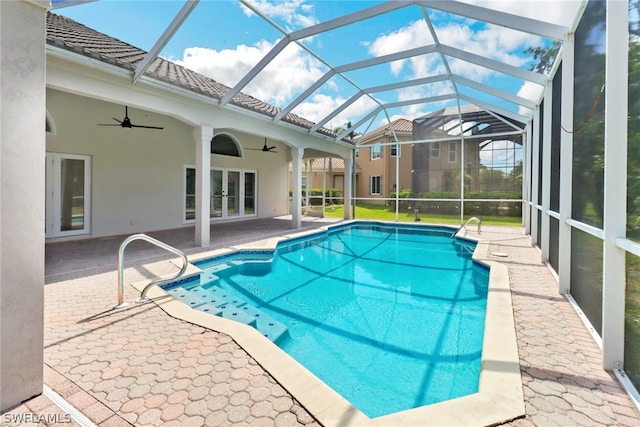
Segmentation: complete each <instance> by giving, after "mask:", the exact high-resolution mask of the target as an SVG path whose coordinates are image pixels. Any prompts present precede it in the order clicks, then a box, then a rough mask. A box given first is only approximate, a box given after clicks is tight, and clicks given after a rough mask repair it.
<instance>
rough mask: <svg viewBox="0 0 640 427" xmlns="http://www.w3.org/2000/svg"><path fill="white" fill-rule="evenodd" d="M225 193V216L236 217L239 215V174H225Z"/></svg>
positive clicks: (229, 172)
mask: <svg viewBox="0 0 640 427" xmlns="http://www.w3.org/2000/svg"><path fill="white" fill-rule="evenodd" d="M226 178H227V192H226V195H227V197H226V199H227V200H226V202H227V203H226V206H225V207H226V208H227V212H226V214H227V216H237V215H239V214H240V197H239V196H240V194H239V192H240V172H237V171H228V172H227V176H226Z"/></svg>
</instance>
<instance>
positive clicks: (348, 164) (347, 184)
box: [343, 151, 354, 219]
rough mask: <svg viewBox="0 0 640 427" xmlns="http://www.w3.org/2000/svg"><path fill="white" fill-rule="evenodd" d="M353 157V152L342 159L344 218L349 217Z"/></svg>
mask: <svg viewBox="0 0 640 427" xmlns="http://www.w3.org/2000/svg"><path fill="white" fill-rule="evenodd" d="M353 158H354V152H353V151H350V152H349V157H348V158H346V159H344V189H343V191H344V219H351V197H352V194H351V193H352V189H353Z"/></svg>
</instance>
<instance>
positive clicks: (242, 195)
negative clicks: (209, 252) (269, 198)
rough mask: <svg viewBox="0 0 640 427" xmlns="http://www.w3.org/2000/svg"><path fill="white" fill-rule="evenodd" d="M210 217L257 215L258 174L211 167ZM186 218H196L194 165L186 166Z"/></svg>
mask: <svg viewBox="0 0 640 427" xmlns="http://www.w3.org/2000/svg"><path fill="white" fill-rule="evenodd" d="M209 179H210V198H211V205H210V206H211V207H210V218H211V219H231V218H235V217H243V216H252V215H255V214H256V173H255V172H254V171H242V170H233V169H211V173H210V178H209ZM185 195H186V211H185V220H187V221H189V220H193V219H195V168H193V167H187V169H186V194H185Z"/></svg>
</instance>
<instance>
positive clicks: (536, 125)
mask: <svg viewBox="0 0 640 427" xmlns="http://www.w3.org/2000/svg"><path fill="white" fill-rule="evenodd" d="M545 106H546V105H545ZM532 133H533V135H532V140H533V141H532V142H533V143H532V146H531V241H532V242H533V243H534V244H535V245H537V244H539V242H538V227H540V224H539V223H538V209H537V207H536V206H538V204H539V203H540V202H539V200H538V182H539V179H538V178H539V176H540V170H539V158H540V144H541V143H542V141H541V138H540V106H538V107H536V109H535V110H533V132H532Z"/></svg>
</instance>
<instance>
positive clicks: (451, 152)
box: [449, 142, 457, 163]
mask: <svg viewBox="0 0 640 427" xmlns="http://www.w3.org/2000/svg"><path fill="white" fill-rule="evenodd" d="M456 147H457V144H456V143H455V142H450V143H449V163H455V162H456V160H457V152H456Z"/></svg>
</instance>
